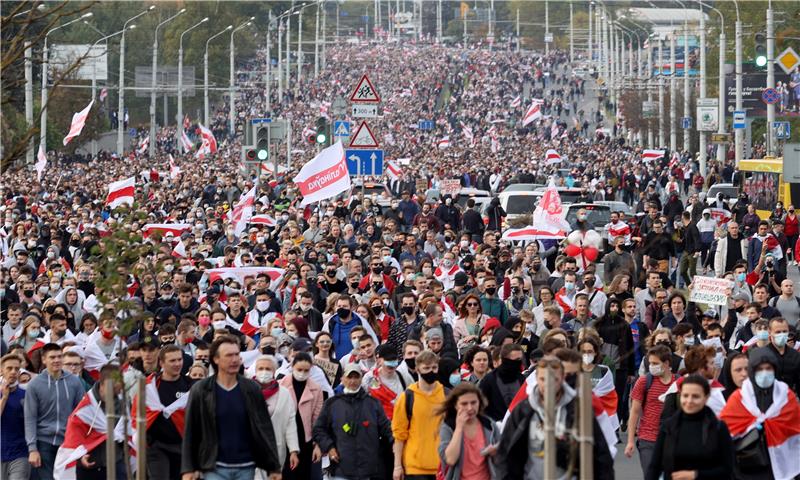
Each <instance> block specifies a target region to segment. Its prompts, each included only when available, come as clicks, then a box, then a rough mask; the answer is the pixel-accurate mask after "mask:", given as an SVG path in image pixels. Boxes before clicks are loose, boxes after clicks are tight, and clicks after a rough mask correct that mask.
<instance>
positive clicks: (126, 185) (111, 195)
mask: <svg viewBox="0 0 800 480" xmlns="http://www.w3.org/2000/svg"><path fill="white" fill-rule="evenodd" d="M134 193H136V177H130V178H126V179H125V180H119V181H117V182H113V183H111V184H110V185H109V186H108V196H107V197H106V205H108V206H109V207H111V209H112V210H113V209H115V208H117V207H118V206H120V205H123V204H127V205H133V195H134Z"/></svg>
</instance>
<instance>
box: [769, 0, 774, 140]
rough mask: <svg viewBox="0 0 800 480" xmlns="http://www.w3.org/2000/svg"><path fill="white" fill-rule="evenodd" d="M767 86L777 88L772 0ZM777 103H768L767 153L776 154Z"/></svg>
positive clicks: (770, 7)
mask: <svg viewBox="0 0 800 480" xmlns="http://www.w3.org/2000/svg"><path fill="white" fill-rule="evenodd" d="M767 88H772V89H774V88H775V23H774V20H773V18H772V0H770V1H769V4H768V7H767ZM774 122H775V104H774V103H768V104H767V155H768V156H774V155H775V136H774V134H773V128H772V125H773V124H774Z"/></svg>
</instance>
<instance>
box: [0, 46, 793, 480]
mask: <svg viewBox="0 0 800 480" xmlns="http://www.w3.org/2000/svg"><path fill="white" fill-rule="evenodd" d="M388 58H396V59H399V58H401V59H402V61H399V60H398V61H387V60H386V59H388ZM264 61H265V59H264V58H263V57H257V58H255V59H253V60H252V61H250V62H248V63H247V64H246V68H251V69H253V70H257V71H262V70H263V68H264ZM328 64H329V67H328V68H327V69H324V70H323V71H322V73H321V74H320V76H319V78H316V79H314V78H304V79H303V80H302V82H298V83H297V87H296V89H295V90H294V91H288V92H287V94H286V95H285V98H283V99H278V95H277V91H276V89H275V88H273V89H272V95H273V98H272V99H271V100H272V101H271V106H272V112H271V113H272V114H273V116H274V117H282V118H287V119H289V120H290V121H291V124H292V130H291V131H292V135H293V137H292V143H293V145H294V147H293V148H292V149H291V154H292V158H291V161H290V162H289V165H288V169H287V170H286V171H285V172H284V171H279V172H274V171H273V170H272V169H261V170H259V171H257V172H255V173H254V172H252V170H249V169H248V168H247V167H246V166H242V165H241V164H240V147H241V132H242V129H243V128H245V125H246V119H247V118H250V117H257V116H264V115H266V114H267V113H268V112H267V106H266V100H265V97H264V90H263V83H262V85H261V86H259V85H258V83H257V82H256V81H252V82H251V81H250V80H249V79H250V78H257V77H256V76H253V77H250V76H247V75H243V76H242V77H240V84H241V85H242V87H243V88H242V94H241V95H239V96H238V97H237V111H238V115H237V122H236V129H237V131H236V132H231V131H229V129H228V112H227V110H226V108H227V105H220V106H219V107H218V109H217V110H216V111H215V114H214V116H213V121H212V122H211V125H209V126H208V128H209V129H211V131H212V132H213V133H214V135H215V137H216V138H217V141H218V145H219V147H218V150H217V152H215V153H211V154H206V156H204V157H203V158H197V157H196V156H195V154H194V152H190V153H187V154H185V155H179V154H178V151H177V149H176V144H175V141H174V138H175V135H174V132H175V130H174V127H173V128H172V129H169V128H167V129H162V130H161V131H160V132H159V136H158V139H157V140H156V143H157V156H156V158H149V157H147V156H146V155H144V154H137V153H134V154H131V155H130V156H127V157H124V158H120V157H119V156H117V155H115V154H109V153H106V152H102V153H101V154H100V155H99V156H98V157H97V158H94V159H91V161H89V162H70V163H68V164H67V163H66V162H65V161H62V160H63V159H59V158H58V157H59V156H58V155H57V154H51V156H50V164H49V165H48V170H47V171H46V172H45V174H44V176H43V177H42V179H41V181H37V180H36V175H35V173H32V172H31V171H30V170H28V169H20V170H16V171H10V172H7V173H5V174H4V178H3V180H4V181H3V185H2V187H0V188H2V194H3V195H2V198H3V200H4V204H3V205H2V206H0V209H2V215H1V216H2V218H3V225H2V226H0V259H2V262H3V263H2V267H0V302H2V321H3V326H2V354H3V356H2V359H1V360H0V374H2V383H1V384H0V411H1V412H2V419H1V422H0V423H1V424H2V428H0V452H1V453H2V471H0V476H1V477H2V478H8V479H14V480H17V479H28V478H40V479H42V480H46V479H50V478H67V477H68V476H69V475H72V476H76V477H77V478H78V479H82V478H85V479H93V478H105V476H106V472H107V470H108V468H109V465H107V464H106V446H105V445H106V443H105V440H106V437H107V435H109V434H111V433H110V432H108V431H107V429H106V424H105V413H104V412H105V409H106V401H107V400H106V398H107V397H106V396H105V392H104V390H103V388H104V385H105V384H106V381H107V380H108V381H110V383H111V384H113V385H114V388H115V393H117V394H119V395H114V396H113V398H114V405H113V408H114V409H115V411H116V412H118V414H120V418H121V419H120V423H119V425H118V427H121V428H118V429H115V431H114V433H113V435H114V439H115V440H116V443H115V445H116V457H115V458H116V459H117V464H116V465H115V469H116V472H117V478H125V476H126V472H127V470H128V468H127V467H128V466H127V465H126V464H125V462H124V459H125V458H126V453H128V449H127V448H125V445H126V440H127V437H128V436H132V433H133V432H132V431H131V429H132V428H133V427H135V425H134V424H133V423H126V421H128V422H129V421H130V419H132V418H135V416H136V412H131V408H132V406H133V405H135V403H136V402H135V399H134V397H135V393H136V391H135V388H134V387H135V385H136V382H137V380H138V379H140V378H145V379H146V382H147V388H146V394H145V395H146V401H145V405H146V409H147V411H146V430H147V431H146V443H147V452H146V465H147V473H148V476H149V477H150V478H156V479H161V478H164V479H175V478H184V479H186V480H188V479H193V478H199V477H200V476H201V475H202V477H203V478H207V479H244V478H248V479H249V478H256V477H257V478H267V477H269V478H281V477H283V478H297V479H304V480H305V479H320V478H323V476H328V477H329V478H352V479H364V478H370V479H377V478H385V479H389V478H392V479H394V480H401V479H402V478H407V479H415V478H425V479H433V478H447V479H459V478H468V479H493V478H502V479H512V478H513V479H517V478H525V479H544V478H546V477H545V473H544V472H545V458H546V455H545V453H546V452H545V436H546V435H545V430H546V429H545V420H546V419H547V418H550V416H549V415H548V414H547V413H546V411H545V397H546V394H547V392H546V389H547V388H553V389H554V390H555V392H553V393H554V397H555V399H556V402H555V409H556V412H555V415H554V417H553V418H554V419H555V421H554V436H555V438H556V442H555V444H556V455H555V457H556V469H557V475H558V478H577V477H578V475H579V474H580V472H579V462H578V457H577V445H578V442H579V440H580V438H579V437H578V431H577V422H578V421H577V418H576V415H577V409H578V393H577V392H578V383H579V382H578V380H579V379H580V378H581V376H582V374H586V375H587V376H588V377H590V383H591V387H592V392H593V407H594V414H595V418H593V420H592V433H593V446H592V451H593V471H594V477H595V478H601V479H603V478H614V457H615V456H617V455H622V454H624V455H628V456H631V455H633V454H634V452H635V451H638V456H639V460H640V462H641V467H642V475H643V477H644V478H647V479H654V480H655V479H657V478H660V477H661V475H664V477H665V478H667V477H669V478H672V479H684V478H686V479H688V478H719V479H728V478H741V479H744V478H748V479H750V478H792V477H794V476H796V475H798V474H800V457H797V456H796V455H794V457H796V458H793V456H792V455H791V453H790V452H792V451H793V450H792V449H794V451H795V452H796V451H797V450H796V449H797V446H798V444H800V422H798V420H800V406H798V403H797V398H796V393H797V391H798V388H800V353H798V352H797V351H796V349H795V348H796V346H798V345H797V343H796V341H795V334H796V327H797V323H798V321H800V297H797V296H795V294H794V290H793V288H794V286H793V282H792V280H791V279H790V278H787V275H788V273H789V269H790V268H792V267H793V266H795V265H796V262H795V261H794V259H795V256H794V254H795V252H796V247H795V242H797V238H798V219H797V216H796V215H795V210H794V207H793V206H792V205H787V206H786V208H785V209H784V208H783V205H780V206H779V208H776V210H775V212H773V214H772V216H771V217H770V218H769V219H766V220H760V219H759V218H758V217H757V216H754V215H755V213H754V212H753V209H752V205H749V200H748V198H747V197H746V195H743V196H740V197H738V198H735V199H724V198H720V199H718V200H716V201H718V202H720V203H721V204H722V203H725V204H724V205H722V206H723V207H724V206H725V205H728V208H730V210H731V217H730V218H717V217H714V218H712V217H711V212H710V208H709V207H710V205H711V203H709V205H706V204H705V203H704V202H705V200H704V199H702V198H701V196H700V195H699V194H700V193H701V192H703V191H705V190H706V188H707V187H708V186H710V185H712V184H714V183H716V182H723V181H724V182H730V181H732V180H733V177H734V176H735V170H734V168H733V166H732V165H731V164H730V163H729V162H726V163H724V164H717V163H716V162H715V161H710V162H709V164H710V168H709V173H708V175H707V176H706V177H703V176H702V175H701V174H700V173H699V171H698V165H697V162H695V161H694V158H693V157H692V156H691V155H690V154H689V153H688V152H684V153H676V154H674V155H665V156H664V157H663V158H661V159H657V160H654V161H644V160H643V159H642V151H641V147H640V146H636V145H630V143H629V142H627V141H625V137H624V136H623V135H622V130H623V129H622V127H621V125H617V126H614V127H613V128H612V129H610V130H604V129H603V128H602V127H603V125H604V123H603V122H604V118H603V113H602V112H603V110H602V105H603V104H604V102H605V98H604V97H603V96H602V93H601V95H600V96H599V97H597V96H596V95H595V96H593V95H592V94H591V91H592V89H591V88H590V87H591V86H592V84H591V81H587V80H585V79H583V78H579V77H577V76H575V75H573V73H572V70H571V66H570V64H569V62H568V61H567V57H566V56H565V55H564V54H563V53H560V52H556V53H553V54H552V55H550V56H546V57H545V56H541V55H534V54H531V53H513V52H506V51H489V50H481V49H476V50H469V51H465V50H461V49H457V48H453V47H444V46H433V45H412V44H406V45H399V46H387V45H383V44H379V45H358V46H353V45H346V46H334V47H331V48H330V49H329V52H328ZM362 71H369V72H370V73H371V74H372V81H373V82H374V84H375V85H376V87H377V88H378V90H379V91H380V93H381V95H382V99H383V103H382V106H381V108H382V110H383V118H382V119H381V120H379V121H378V122H376V125H375V126H374V127H373V131H376V132H380V133H379V137H380V139H381V142H382V144H383V146H384V148H385V150H386V155H387V158H391V159H396V160H398V161H399V160H400V159H408V161H407V162H406V161H404V162H402V166H403V167H402V169H403V174H402V175H400V176H399V177H397V178H392V179H388V178H387V179H385V183H386V184H387V185H388V186H389V188H388V189H387V192H386V193H385V194H384V197H388V200H389V201H388V202H384V201H385V200H387V198H380V197H377V196H370V195H366V196H365V195H364V194H363V191H361V192H359V189H354V190H353V191H352V192H351V193H348V194H345V195H341V196H339V197H337V198H332V199H330V200H328V201H323V202H320V203H319V204H315V205H313V206H309V207H301V206H300V204H301V201H302V195H301V193H300V191H299V189H298V188H297V187H296V186H295V185H294V184H293V183H292V181H291V178H292V176H293V173H294V172H296V171H297V170H298V167H300V166H302V164H303V163H305V162H306V161H308V160H310V158H311V156H313V153H314V151H312V150H314V149H315V147H312V146H311V145H309V144H308V143H306V142H305V141H304V134H303V132H304V131H305V130H306V129H307V128H311V127H312V126H313V125H314V123H315V120H316V118H317V117H319V116H320V115H325V114H326V113H327V110H328V107H329V105H327V104H326V103H324V102H327V101H329V100H330V99H333V98H336V97H337V96H345V97H346V96H347V95H348V94H349V90H350V89H352V88H353V87H354V86H355V84H356V82H357V81H358V78H359V77H360V73H361V72H362ZM343 72H349V73H343ZM587 82H588V83H589V84H588V85H587ZM523 86H524V88H525V89H526V90H529V92H530V94H529V95H525V98H524V99H521V100H518V97H520V96H522V90H523ZM534 98H536V99H541V100H542V104H541V106H542V113H543V118H542V119H541V120H540V121H538V122H535V123H532V124H530V125H528V126H524V127H523V126H521V122H520V119H521V117H522V115H524V114H525V112H526V111H527V110H528V108H529V105H530V103H531V101H532V99H534ZM420 119H431V120H433V121H434V122H435V125H436V126H435V129H434V130H433V131H430V132H428V131H421V130H419V128H417V126H418V125H417V122H418V120H420ZM186 133H187V134H188V135H189V136H190V138H192V139H194V138H196V134H195V132H194V127H190V128H188V129H186ZM617 133H618V134H617ZM444 137H449V140H450V145H449V146H448V147H446V148H441V145H440V140H441V139H442V138H444ZM137 141H138V139H135V140H134V144H135V143H136V142H137ZM548 149H555V150H557V151H558V152H559V154H560V155H561V156H562V159H563V160H562V163H561V164H548V163H547V162H545V151H546V150H548ZM273 154H274V155H276V156H277V157H278V161H279V163H280V164H281V165H285V164H286V160H287V159H286V156H285V155H286V148H282V149H281V150H280V152H274V153H273ZM170 155H172V156H173V157H174V166H177V167H179V168H180V172H179V173H178V172H176V171H175V169H174V168H173V169H171V168H170V160H169V158H170ZM559 168H561V169H562V170H560V171H559ZM131 172H133V173H135V174H136V176H137V183H136V189H135V191H136V193H135V204H134V205H133V208H132V209H131V211H130V212H129V211H127V210H126V209H117V210H111V209H110V208H109V207H108V206H106V202H105V194H106V192H107V188H108V184H109V183H111V182H113V181H116V180H119V179H122V178H125V177H128V176H130V175H131ZM452 178H457V179H459V180H460V183H461V185H462V186H463V187H474V188H478V189H481V190H486V191H488V192H491V194H496V193H497V192H499V191H502V190H503V188H505V187H506V186H507V185H509V184H513V183H534V182H539V183H546V182H547V181H548V180H549V179H553V180H554V181H555V182H556V183H558V184H559V185H563V186H570V187H575V188H580V189H581V199H582V200H586V201H588V202H592V201H596V200H609V201H620V202H625V203H627V204H628V205H629V206H630V209H631V211H632V212H634V213H635V214H636V215H627V216H626V215H624V214H623V212H620V211H617V210H615V211H614V213H613V214H612V219H611V222H610V223H609V224H608V225H606V226H605V227H604V228H603V232H604V233H603V234H604V235H605V236H606V240H608V248H607V249H606V250H607V251H604V252H602V253H603V254H604V255H603V257H602V259H598V260H591V261H587V260H586V259H585V258H576V257H575V256H574V255H573V256H570V255H568V254H567V250H566V248H565V247H566V245H565V244H563V242H557V241H552V240H535V241H528V242H511V241H507V240H505V239H504V238H503V236H502V232H503V228H504V226H505V223H506V222H505V221H504V217H505V216H506V215H505V212H504V211H503V209H502V207H500V206H499V204H498V203H497V202H496V201H495V202H493V203H492V204H491V205H490V208H489V210H488V213H487V214H486V216H485V218H482V216H481V213H479V212H478V211H477V210H476V209H475V208H472V207H473V206H474V203H473V202H472V201H471V202H468V203H467V205H466V206H464V207H462V206H461V205H459V204H457V203H456V202H455V201H454V198H453V197H452V196H451V195H431V194H430V193H431V191H434V190H437V189H438V187H439V185H440V184H441V182H442V181H443V180H447V179H452ZM419 179H425V180H427V183H426V185H427V187H428V188H426V189H424V190H423V189H419V188H418V186H419V182H418V180H419ZM382 180H383V179H382ZM253 187H256V188H257V194H256V198H255V200H254V201H253V209H254V213H255V214H258V215H264V216H267V217H269V218H271V219H272V220H274V221H273V222H266V223H263V222H259V223H250V224H248V225H247V226H246V228H244V229H243V230H242V229H239V228H238V225H239V222H237V221H236V219H235V218H234V219H233V220H232V217H235V215H233V213H234V212H233V210H235V206H236V205H237V204H238V203H239V202H240V199H241V198H242V197H243V196H244V195H245V194H246V193H247V192H248V191H250V190H251V189H252V188H253ZM134 216H135V218H134ZM571 227H572V229H573V230H574V231H576V232H580V233H581V234H583V235H585V234H586V233H588V232H590V231H593V230H594V231H596V230H597V229H598V227H597V226H595V225H592V224H590V223H589V222H587V218H586V212H585V211H584V212H580V211H579V212H578V215H577V219H576V221H575V222H574V224H573V225H572V226H571ZM118 231H124V232H126V233H127V234H129V235H130V240H129V241H130V247H131V249H137V251H142V252H144V253H143V254H142V256H141V258H139V259H138V261H135V262H133V263H132V264H130V265H119V264H116V263H113V262H114V259H111V258H108V256H107V255H105V252H107V251H109V250H108V249H109V248H110V247H109V246H108V245H107V243H106V242H109V241H110V238H116V237H113V233H114V232H118ZM109 235H111V237H110V236H109ZM697 275H701V276H703V275H705V276H709V277H717V278H719V279H725V280H728V281H729V283H728V285H729V287H727V288H726V289H725V294H726V295H725V296H726V299H725V301H724V302H723V304H722V305H717V304H702V302H700V301H691V299H692V298H693V296H692V293H693V290H694V289H695V288H696V287H695V279H696V276H697ZM117 277H119V278H121V279H122V280H120V279H119V278H117ZM120 281H121V282H123V286H124V287H125V291H126V293H125V294H123V295H122V296H120V297H118V298H112V299H110V300H109V299H107V298H106V297H107V293H108V290H109V282H111V283H113V282H117V283H119V282H120ZM123 305H124V306H123ZM130 319H134V321H135V325H134V326H133V328H132V329H130V328H126V325H128V326H129V324H130ZM548 375H550V379H549V380H548ZM123 393H124V395H122V394H123ZM123 412H127V413H128V414H127V415H122V413H123ZM126 432H127V435H126ZM620 442H621V443H620ZM618 444H619V445H622V447H621V448H620V451H619V452H617V448H618V447H617V446H618Z"/></svg>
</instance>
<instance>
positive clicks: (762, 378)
mask: <svg viewBox="0 0 800 480" xmlns="http://www.w3.org/2000/svg"><path fill="white" fill-rule="evenodd" d="M773 383H775V372H774V371H773V370H760V371H758V372H756V385H758V386H759V387H761V388H769V387H771V386H772V384H773Z"/></svg>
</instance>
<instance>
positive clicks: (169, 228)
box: [142, 223, 192, 238]
mask: <svg viewBox="0 0 800 480" xmlns="http://www.w3.org/2000/svg"><path fill="white" fill-rule="evenodd" d="M191 230H192V224H191V223H148V224H145V225H144V226H143V227H142V237H143V238H149V237H150V235H153V234H154V233H158V234H160V235H161V236H162V237H165V236H166V235H167V234H168V233H171V234H172V236H173V237H174V238H177V237H180V236H181V234H182V233H183V232H188V231H191Z"/></svg>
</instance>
